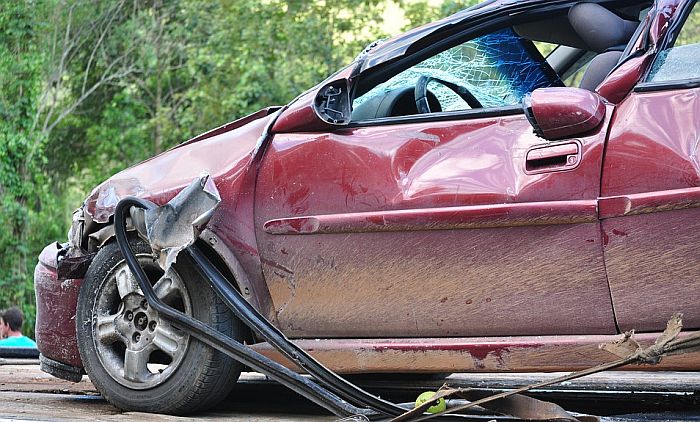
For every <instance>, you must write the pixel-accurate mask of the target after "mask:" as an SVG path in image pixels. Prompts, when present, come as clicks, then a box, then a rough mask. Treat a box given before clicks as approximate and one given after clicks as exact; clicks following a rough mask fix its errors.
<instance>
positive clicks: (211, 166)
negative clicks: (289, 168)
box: [84, 107, 279, 223]
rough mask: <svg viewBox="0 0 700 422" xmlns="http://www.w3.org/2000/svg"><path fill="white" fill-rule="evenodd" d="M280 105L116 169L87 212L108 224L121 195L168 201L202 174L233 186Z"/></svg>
mask: <svg viewBox="0 0 700 422" xmlns="http://www.w3.org/2000/svg"><path fill="white" fill-rule="evenodd" d="M277 110H279V107H273V108H267V109H263V110H260V111H258V112H256V113H253V114H251V115H248V116H246V117H243V118H241V119H238V120H236V121H233V122H231V123H227V124H225V125H223V126H220V127H218V128H216V129H213V130H210V131H208V132H205V133H203V134H201V135H199V136H196V137H194V138H192V139H190V140H188V141H186V142H183V143H182V144H179V145H177V146H175V147H173V148H171V149H170V150H168V151H165V152H163V153H161V154H159V155H157V156H155V157H152V158H149V159H147V160H145V161H143V162H141V163H139V164H136V165H134V166H132V167H129V168H128V169H126V170H123V171H121V172H119V173H117V174H115V175H114V176H112V177H110V178H109V179H107V180H106V181H104V182H103V183H102V184H100V185H99V186H97V187H96V188H95V189H94V190H93V191H92V193H91V194H90V195H89V196H88V197H87V199H86V200H85V203H84V209H85V212H86V213H87V214H88V215H90V216H91V217H92V219H93V221H95V222H97V223H106V222H108V221H109V218H110V217H111V216H112V214H113V213H114V208H115V207H116V205H117V203H118V202H119V200H120V199H122V198H125V197H127V196H135V197H139V198H145V199H148V200H150V201H153V202H155V203H157V204H163V203H165V202H167V201H169V200H170V199H171V198H172V197H173V196H175V194H177V192H179V191H180V190H181V189H182V188H184V187H185V186H187V185H189V184H190V183H191V182H192V180H193V179H195V178H196V177H199V175H201V174H202V173H208V174H210V175H211V176H212V177H213V178H214V182H215V183H216V184H217V185H220V184H226V183H228V184H229V185H230V183H231V182H232V180H233V179H235V178H236V177H237V176H238V175H239V174H240V173H242V172H243V171H244V170H245V169H246V168H247V166H248V165H249V164H250V162H252V160H253V158H254V154H255V151H257V149H258V148H259V146H260V145H259V141H261V140H262V139H261V135H262V134H263V133H265V128H266V126H267V124H268V123H269V122H270V120H271V119H273V118H274V116H275V114H274V113H275V112H276V111H277Z"/></svg>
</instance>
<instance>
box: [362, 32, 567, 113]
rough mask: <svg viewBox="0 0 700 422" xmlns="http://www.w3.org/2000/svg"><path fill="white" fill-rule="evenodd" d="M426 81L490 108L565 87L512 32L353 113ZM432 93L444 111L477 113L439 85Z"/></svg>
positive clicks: (425, 64)
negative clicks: (460, 89) (458, 91)
mask: <svg viewBox="0 0 700 422" xmlns="http://www.w3.org/2000/svg"><path fill="white" fill-rule="evenodd" d="M421 76H430V77H434V78H438V79H441V80H444V81H447V82H450V83H453V84H455V85H458V86H460V87H463V88H466V89H467V90H469V92H470V93H471V94H472V95H473V96H474V97H475V98H476V99H477V100H478V101H479V103H480V104H481V105H482V107H484V108H493V107H504V106H512V105H519V104H520V103H521V101H522V99H523V97H524V96H525V95H526V94H528V93H530V92H532V91H533V90H535V89H537V88H543V87H551V86H563V84H562V82H561V80H560V79H559V77H558V76H557V75H556V73H555V72H554V71H553V70H552V69H551V67H550V66H549V64H547V62H546V61H545V60H544V58H543V57H542V55H541V54H540V53H539V52H538V51H537V49H536V48H535V46H534V45H533V44H532V42H530V41H528V40H525V39H523V38H522V37H520V36H519V35H517V34H516V33H515V31H513V29H512V28H506V29H503V30H500V31H497V32H493V33H490V34H486V35H483V36H481V37H478V38H474V39H472V40H470V41H467V42H465V43H463V44H461V45H458V46H456V47H453V48H450V49H449V50H445V51H443V52H441V53H439V54H437V55H435V56H433V57H431V58H429V59H427V60H424V61H422V62H420V63H418V64H417V65H414V66H413V67H411V68H409V69H407V70H404V71H403V72H401V73H399V74H398V75H396V76H394V77H392V78H391V79H389V80H388V81H386V82H384V83H382V84H379V85H377V86H376V87H374V88H373V89H371V90H370V91H368V92H367V93H365V94H364V95H362V96H361V97H358V98H356V99H355V101H354V102H353V107H354V108H357V107H358V106H360V105H361V104H363V103H364V102H366V101H368V100H370V99H373V98H376V97H378V96H385V95H387V94H389V93H391V92H392V91H393V90H396V89H401V88H404V89H405V88H406V87H413V86H415V85H416V82H417V81H418V79H419V78H420V77H421ZM428 90H429V91H430V92H431V93H433V94H435V96H436V97H437V100H438V102H439V103H440V108H441V111H455V110H464V109H469V108H471V107H470V106H469V105H468V104H467V102H466V101H465V100H464V99H462V98H461V97H460V96H459V95H457V94H456V93H455V92H454V91H453V90H452V89H450V88H448V87H446V86H445V85H443V84H441V83H439V82H435V81H431V82H430V84H429V85H428ZM433 111H437V110H433Z"/></svg>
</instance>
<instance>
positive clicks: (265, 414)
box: [0, 360, 700, 422]
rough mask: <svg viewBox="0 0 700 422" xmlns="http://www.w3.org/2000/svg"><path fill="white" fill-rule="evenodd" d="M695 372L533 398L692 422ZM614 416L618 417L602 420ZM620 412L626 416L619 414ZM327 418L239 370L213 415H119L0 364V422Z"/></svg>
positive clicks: (374, 385) (20, 364) (605, 381)
mask: <svg viewBox="0 0 700 422" xmlns="http://www.w3.org/2000/svg"><path fill="white" fill-rule="evenodd" d="M551 376H552V374H508V375H503V374H500V375H498V374H479V375H474V374H472V375H467V374H460V375H453V376H451V377H450V378H449V379H448V382H449V384H450V385H452V386H471V387H479V388H490V389H495V390H500V389H504V388H512V387H515V386H520V385H525V384H528V383H531V382H534V381H540V380H542V379H546V378H549V377H551ZM356 381H357V382H358V383H360V384H362V385H363V386H364V387H365V388H367V389H370V390H371V391H373V392H375V393H378V394H381V395H382V396H383V397H387V398H390V399H392V400H394V401H399V402H405V401H410V400H413V399H415V397H416V396H417V395H418V394H419V393H420V392H422V391H425V390H428V389H435V388H437V387H439V386H440V385H442V383H443V382H444V381H443V380H439V379H435V380H426V379H423V380H415V379H408V378H402V377H393V378H389V379H387V377H386V376H382V377H378V376H375V377H370V378H367V377H365V378H364V379H362V380H356ZM698 392H700V374H696V373H673V372H664V373H656V374H654V375H653V377H650V376H648V375H639V374H636V373H630V372H611V373H607V374H599V375H594V376H589V377H587V378H584V379H581V380H577V381H572V382H570V383H566V384H565V385H560V386H557V387H555V388H552V389H550V390H547V391H540V392H538V393H537V394H536V396H537V397H538V398H541V399H545V400H551V401H555V402H557V403H559V404H561V405H562V406H564V407H565V408H566V409H567V410H572V411H578V412H585V413H595V414H599V415H608V416H606V417H604V418H603V420H604V421H611V422H613V421H614V422H618V421H631V420H635V421H636V420H646V421H650V420H651V421H671V420H674V421H675V420H684V421H690V420H692V421H700V393H698ZM610 415H618V416H610ZM620 415H627V416H620ZM191 419H194V420H198V421H219V420H231V421H243V420H246V421H251V420H252V421H263V420H270V419H274V420H279V421H333V420H336V419H337V418H335V417H333V416H329V415H328V414H326V413H324V412H323V410H319V409H318V408H316V407H315V406H314V405H312V404H311V403H309V402H308V401H306V400H305V399H303V398H301V397H299V396H297V395H295V394H293V393H291V392H288V391H287V390H285V389H284V388H282V387H280V386H278V385H277V384H275V383H273V382H270V381H268V380H266V379H265V377H264V376H261V375H259V374H254V373H245V374H244V375H243V377H242V380H241V382H240V383H239V385H238V386H237V388H236V391H235V392H234V394H233V395H232V396H231V397H230V398H229V399H228V400H227V401H226V402H225V403H223V404H222V405H221V406H219V407H218V408H217V409H216V410H215V411H214V412H210V413H207V414H202V415H197V416H196V417H194V418H182V417H174V416H165V415H152V414H143V413H134V412H127V413H124V412H121V411H120V410H119V409H117V408H115V407H113V406H111V405H110V404H109V403H107V402H106V401H104V400H103V399H102V398H101V397H100V396H99V394H98V393H97V391H96V390H95V388H94V387H93V385H92V384H91V383H90V382H89V381H88V380H87V377H83V381H82V382H80V383H77V384H74V383H71V382H67V381H61V380H59V379H56V378H53V377H52V376H50V375H48V374H45V373H43V372H41V371H40V370H39V367H38V364H37V363H36V362H35V361H18V360H14V361H13V360H5V361H0V421H5V420H49V421H87V420H90V421H115V420H139V421H143V422H151V421H180V420H191Z"/></svg>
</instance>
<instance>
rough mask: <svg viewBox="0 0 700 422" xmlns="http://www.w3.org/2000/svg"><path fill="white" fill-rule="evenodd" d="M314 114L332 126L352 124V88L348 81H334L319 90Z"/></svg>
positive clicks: (315, 100)
mask: <svg viewBox="0 0 700 422" xmlns="http://www.w3.org/2000/svg"><path fill="white" fill-rule="evenodd" d="M314 112H315V113H316V115H317V116H318V117H319V118H320V119H321V120H323V121H324V122H326V123H328V124H331V125H346V124H348V123H350V112H351V107H350V88H349V86H348V81H347V79H340V80H337V81H333V82H331V83H329V84H327V85H324V86H323V87H322V88H321V89H319V90H318V92H317V93H316V98H315V99H314Z"/></svg>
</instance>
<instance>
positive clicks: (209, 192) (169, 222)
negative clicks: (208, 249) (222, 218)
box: [131, 173, 221, 271]
mask: <svg viewBox="0 0 700 422" xmlns="http://www.w3.org/2000/svg"><path fill="white" fill-rule="evenodd" d="M220 202H221V196H220V195H219V191H218V190H217V189H216V185H215V184H214V181H213V180H212V178H211V177H210V176H209V174H207V173H202V175H201V176H200V177H199V178H197V179H195V180H194V181H193V182H192V183H191V184H190V185H189V186H188V187H186V188H184V189H183V190H182V191H180V193H178V194H177V195H176V196H175V197H174V198H173V199H171V200H170V202H168V203H167V204H165V205H163V206H160V207H156V208H153V209H150V210H143V209H134V210H133V211H132V213H131V217H132V221H133V222H134V226H135V227H136V229H137V230H138V231H139V233H140V234H141V235H142V236H143V235H144V233H143V231H144V229H145V235H146V238H147V239H148V242H149V243H150V244H151V249H153V252H154V253H156V254H157V255H158V264H159V265H160V266H161V268H163V270H165V271H167V270H168V268H170V266H171V265H172V264H173V263H175V260H176V258H177V254H178V253H180V251H182V250H183V249H185V248H187V247H188V246H190V245H192V244H193V243H194V242H195V240H196V239H197V236H199V233H200V232H201V231H202V230H203V229H204V226H205V225H206V224H207V223H208V222H209V219H210V218H211V216H212V214H213V213H214V211H215V210H216V208H217V207H218V205H219V203H220Z"/></svg>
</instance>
